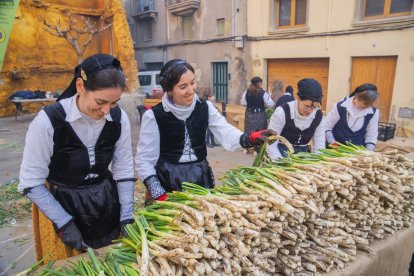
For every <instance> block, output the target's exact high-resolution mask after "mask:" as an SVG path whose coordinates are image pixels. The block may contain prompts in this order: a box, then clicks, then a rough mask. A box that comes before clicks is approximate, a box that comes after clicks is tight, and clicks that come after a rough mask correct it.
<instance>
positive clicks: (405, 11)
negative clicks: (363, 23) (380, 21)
mask: <svg viewBox="0 0 414 276" xmlns="http://www.w3.org/2000/svg"><path fill="white" fill-rule="evenodd" d="M412 9H413V0H363V11H362V15H363V18H364V19H377V18H385V17H394V16H404V15H410V14H411V11H412Z"/></svg>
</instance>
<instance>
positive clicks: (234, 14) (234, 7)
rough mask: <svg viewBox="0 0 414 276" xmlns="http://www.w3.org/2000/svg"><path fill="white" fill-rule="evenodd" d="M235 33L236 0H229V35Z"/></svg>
mask: <svg viewBox="0 0 414 276" xmlns="http://www.w3.org/2000/svg"><path fill="white" fill-rule="evenodd" d="M235 35H236V0H231V36H232V37H234V36H235Z"/></svg>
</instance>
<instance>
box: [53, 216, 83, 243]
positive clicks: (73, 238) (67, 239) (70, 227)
mask: <svg viewBox="0 0 414 276" xmlns="http://www.w3.org/2000/svg"><path fill="white" fill-rule="evenodd" d="M57 234H58V236H59V238H60V239H61V240H62V242H63V243H64V244H66V245H67V246H69V247H72V248H75V249H77V250H82V249H84V247H83V244H84V242H83V239H82V234H81V232H80V231H79V229H78V227H76V224H75V222H74V221H73V220H70V221H69V222H68V223H66V224H65V225H63V226H62V227H61V228H59V229H58V233H57Z"/></svg>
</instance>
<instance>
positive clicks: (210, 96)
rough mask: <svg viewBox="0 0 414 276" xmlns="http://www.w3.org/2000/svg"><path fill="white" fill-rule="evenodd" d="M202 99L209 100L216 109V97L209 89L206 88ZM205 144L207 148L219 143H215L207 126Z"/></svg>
mask: <svg viewBox="0 0 414 276" xmlns="http://www.w3.org/2000/svg"><path fill="white" fill-rule="evenodd" d="M204 100H205V101H209V102H211V103H212V105H213V106H214V107H215V108H216V109H217V104H216V97H215V96H214V94H213V93H212V92H211V90H210V89H206V91H205V96H204ZM206 144H207V147H209V148H214V147H217V146H220V145H219V144H217V143H216V140H215V139H214V134H213V132H212V131H211V130H210V128H207V135H206Z"/></svg>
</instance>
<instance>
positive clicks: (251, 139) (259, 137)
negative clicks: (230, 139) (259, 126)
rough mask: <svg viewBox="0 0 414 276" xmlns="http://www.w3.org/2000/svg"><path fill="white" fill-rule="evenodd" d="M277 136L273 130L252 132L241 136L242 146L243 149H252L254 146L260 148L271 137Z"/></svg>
mask: <svg viewBox="0 0 414 276" xmlns="http://www.w3.org/2000/svg"><path fill="white" fill-rule="evenodd" d="M272 135H277V132H276V131H274V130H271V129H267V130H266V129H265V130H259V131H252V132H250V133H243V134H242V135H241V136H240V145H241V146H242V147H243V148H251V147H253V146H260V145H262V144H263V143H264V142H266V141H267V140H268V137H269V136H272Z"/></svg>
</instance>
